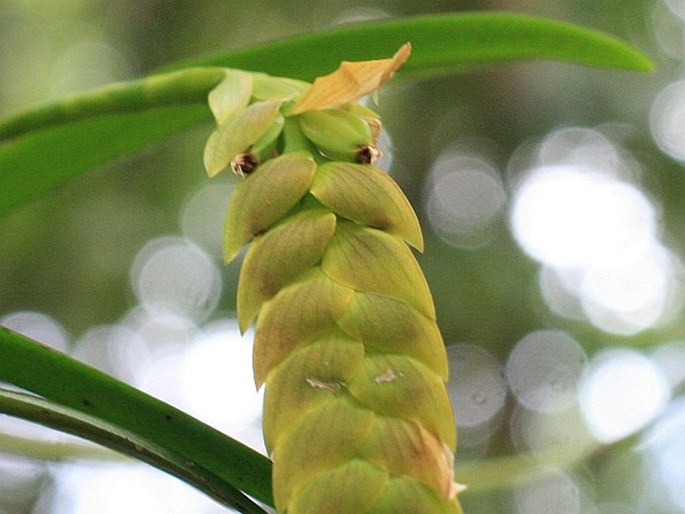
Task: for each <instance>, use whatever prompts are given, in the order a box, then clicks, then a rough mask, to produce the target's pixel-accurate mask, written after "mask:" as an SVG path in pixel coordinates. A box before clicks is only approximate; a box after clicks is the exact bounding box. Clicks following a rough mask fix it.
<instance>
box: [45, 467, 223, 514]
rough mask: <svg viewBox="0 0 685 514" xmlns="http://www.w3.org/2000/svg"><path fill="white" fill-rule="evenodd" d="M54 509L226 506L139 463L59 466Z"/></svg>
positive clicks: (207, 511)
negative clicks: (219, 504)
mask: <svg viewBox="0 0 685 514" xmlns="http://www.w3.org/2000/svg"><path fill="white" fill-rule="evenodd" d="M57 469H58V471H59V473H57V474H56V475H55V481H56V484H55V492H54V493H53V495H52V498H51V500H52V501H51V502H50V503H52V505H50V507H52V509H51V511H52V512H59V513H60V514H92V513H93V512H97V513H98V514H120V513H122V512H145V513H146V514H158V513H159V514H220V513H222V512H226V509H225V508H224V507H219V506H218V505H217V504H215V503H214V502H212V501H211V500H209V499H208V498H207V497H206V496H204V495H202V494H200V493H198V492H197V491H195V490H194V489H192V488H191V487H189V486H187V485H185V484H184V483H183V482H181V481H179V480H176V479H175V478H173V477H171V476H169V475H166V474H164V473H161V472H160V471H157V470H155V469H153V468H151V467H147V466H142V465H138V464H120V465H91V466H86V465H80V466H79V465H73V466H63V467H60V468H57Z"/></svg>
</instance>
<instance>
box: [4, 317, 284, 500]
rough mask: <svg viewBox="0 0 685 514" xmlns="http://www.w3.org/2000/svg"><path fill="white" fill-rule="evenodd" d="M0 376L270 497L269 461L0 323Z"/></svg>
mask: <svg viewBox="0 0 685 514" xmlns="http://www.w3.org/2000/svg"><path fill="white" fill-rule="evenodd" d="M0 381H4V382H7V383H10V384H13V385H16V386H19V387H22V388H24V389H26V390H28V391H31V392H33V393H35V394H38V395H41V396H43V397H45V398H46V399H47V400H49V401H51V402H54V403H56V404H59V405H61V406H63V407H66V408H69V409H73V410H75V411H78V412H80V413H82V414H84V415H86V416H89V417H90V418H92V419H96V420H99V421H101V422H104V423H106V424H109V425H113V426H116V427H118V428H120V429H121V430H124V431H127V432H130V433H131V434H135V435H136V436H137V437H140V438H141V439H144V440H146V441H148V442H149V443H150V444H154V445H155V446H157V447H159V448H161V449H163V450H164V451H168V452H171V453H172V454H175V455H179V456H181V457H182V458H184V459H186V461H187V464H188V465H189V466H192V465H197V466H200V467H202V468H204V469H205V470H207V471H208V472H209V473H213V474H215V475H216V476H217V477H219V478H221V479H222V480H224V481H225V482H227V483H229V484H231V485H233V486H234V487H237V488H238V489H241V490H242V491H244V492H245V493H247V494H249V495H250V496H252V497H253V498H256V499H258V500H260V501H262V502H264V503H267V504H269V505H271V504H272V502H273V500H272V494H271V481H270V479H271V469H270V467H271V466H270V462H269V460H268V459H267V458H266V457H264V456H263V455H260V454H259V453H257V452H255V451H254V450H252V449H250V448H248V447H247V446H244V445H243V444H241V443H239V442H237V441H235V440H233V439H231V438H229V437H228V436H226V435H225V434H222V433H221V432H219V431H217V430H215V429H213V428H211V427H209V426H207V425H205V424H203V423H201V422H200V421H198V420H196V419H194V418H192V417H191V416H189V415H188V414H186V413H184V412H182V411H180V410H178V409H176V408H174V407H172V406H170V405H168V404H166V403H164V402H161V401H159V400H157V399H155V398H153V397H151V396H149V395H147V394H145V393H143V392H141V391H138V390H137V389H135V388H133V387H131V386H129V385H127V384H125V383H123V382H120V381H118V380H116V379H114V378H112V377H110V376H108V375H106V374H104V373H102V372H100V371H98V370H96V369H93V368H91V367H89V366H86V365H85V364H82V363H80V362H78V361H76V360H74V359H72V358H70V357H69V356H67V355H65V354H62V353H60V352H57V351H55V350H52V349H50V348H47V347H45V346H42V345H40V344H38V343H36V342H34V341H30V340H28V339H27V338H25V337H23V336H21V335H19V334H16V333H14V332H11V331H9V330H7V329H5V328H1V327H0ZM217 408H219V407H217Z"/></svg>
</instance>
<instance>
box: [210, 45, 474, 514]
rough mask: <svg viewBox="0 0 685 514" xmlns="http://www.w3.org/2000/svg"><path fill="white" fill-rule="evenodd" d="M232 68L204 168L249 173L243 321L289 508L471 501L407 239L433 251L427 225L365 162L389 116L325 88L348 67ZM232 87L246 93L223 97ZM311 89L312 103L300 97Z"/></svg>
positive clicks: (337, 513)
mask: <svg viewBox="0 0 685 514" xmlns="http://www.w3.org/2000/svg"><path fill="white" fill-rule="evenodd" d="M407 48H408V47H407ZM375 62H379V63H381V62H382V63H383V66H385V67H388V66H396V64H393V63H392V62H390V63H389V61H388V60H385V61H370V62H369V63H366V64H362V65H361V66H356V65H354V64H349V63H348V64H347V65H346V73H348V74H349V70H355V69H361V70H363V71H364V73H365V74H366V75H367V76H368V75H372V76H373V75H374V69H373V67H374V66H375V64H374V63H375ZM381 71H382V70H381ZM386 75H389V73H386ZM226 77H227V78H226V79H225V80H224V81H223V82H222V83H221V84H220V85H219V86H218V87H217V89H215V90H214V91H213V94H212V95H211V102H212V110H213V112H214V114H215V118H216V120H217V123H218V128H217V129H216V130H215V131H214V133H213V134H212V135H211V136H210V139H209V141H208V143H207V147H206V151H205V163H206V165H207V171H208V173H209V174H210V176H213V175H214V174H216V173H218V171H220V170H221V169H223V168H225V167H226V166H227V165H228V164H229V163H231V166H232V167H233V170H234V171H235V172H236V173H238V174H239V175H246V176H245V177H244V178H243V180H242V182H241V183H240V184H239V185H238V186H237V187H236V189H235V191H234V194H233V197H232V199H231V202H230V204H229V207H228V215H227V219H226V239H225V247H224V249H225V258H226V261H230V260H232V259H233V258H235V256H236V255H237V254H238V252H239V251H240V249H241V248H242V247H243V246H244V245H245V244H247V243H251V244H250V246H249V248H248V250H247V252H246V254H245V258H244V260H243V263H242V268H241V272H240V279H239V284H238V319H239V323H240V328H241V330H243V331H245V330H247V328H248V326H249V325H250V324H251V323H252V322H253V321H254V320H255V319H256V331H255V346H254V376H255V383H256V384H257V386H258V387H261V386H262V384H266V395H265V401H264V421H263V425H264V436H265V440H266V445H267V448H268V450H269V452H270V454H271V456H272V458H273V461H274V467H273V488H274V489H273V493H274V500H275V504H276V508H277V510H278V512H282V513H285V512H287V513H288V514H303V513H317V514H321V513H326V514H357V513H359V514H365V513H369V514H370V513H385V512H387V513H396V512H407V513H412V514H433V513H436V512H439V513H443V512H444V513H452V514H456V513H459V512H461V509H460V507H459V504H458V502H457V500H456V497H455V496H456V493H457V492H458V491H459V486H458V485H457V484H455V483H454V480H453V452H454V450H455V448H456V433H455V425H454V418H453V415H452V410H451V406H450V402H449V398H448V395H447V392H446V389H445V385H444V380H446V378H447V361H446V356H445V348H444V344H443V340H442V337H441V335H440V331H439V330H438V327H437V324H436V321H435V307H434V306H433V300H432V298H431V294H430V291H429V289H428V284H427V283H426V279H425V278H424V276H423V273H422V272H421V269H420V267H419V265H418V263H417V261H416V259H415V257H414V255H413V254H412V251H411V249H410V248H409V246H408V244H409V245H412V246H414V247H415V248H417V249H422V247H423V238H422V235H421V229H420V227H419V224H418V221H417V218H416V215H415V213H414V211H413V209H412V208H411V206H410V204H409V202H408V201H407V199H406V198H405V196H404V195H403V194H402V192H401V190H400V188H399V187H398V186H397V185H396V184H395V183H394V182H393V180H392V179H391V178H390V177H389V176H388V175H387V174H386V173H384V172H383V171H382V170H379V169H377V168H375V167H373V166H372V165H370V164H360V163H359V162H354V161H359V160H360V154H359V150H360V149H364V151H369V152H370V153H368V154H364V155H362V160H363V159H365V158H366V157H373V156H374V155H375V154H374V153H373V152H374V151H375V150H374V149H373V144H374V142H375V140H376V138H377V136H378V131H379V130H380V121H379V120H378V119H377V115H376V114H375V113H374V112H373V111H371V110H369V109H366V108H363V107H361V106H357V105H356V104H351V103H347V104H345V105H343V106H342V107H338V106H337V103H338V102H339V100H338V98H339V97H340V94H338V93H336V92H335V91H333V92H332V94H330V95H329V94H328V93H327V91H326V90H325V89H323V90H322V89H321V88H322V87H324V88H325V87H329V86H328V85H330V84H336V83H337V82H338V78H337V76H336V74H335V73H334V74H331V75H329V76H327V78H326V80H324V81H320V82H318V83H317V84H318V86H317V84H315V85H314V86H313V87H312V88H309V86H307V85H303V83H301V82H299V81H291V80H288V79H281V78H275V79H271V78H270V77H268V76H266V75H262V74H254V75H251V76H249V75H245V74H241V73H240V72H235V73H234V72H227V75H226ZM247 77H250V78H249V80H248V78H247ZM348 79H349V77H347V78H345V81H348ZM231 83H233V84H235V87H236V88H238V91H237V93H236V95H235V98H234V99H232V100H229V99H223V98H222V96H223V95H230V94H231V89H230V87H229V85H230V84H231ZM377 83H378V81H373V82H372V85H371V86H369V87H375V85H376V84H377ZM321 84H324V86H322V85H321ZM314 89H316V91H314V92H313V93H312V91H313V90H314ZM345 94H347V93H345ZM303 95H309V96H308V103H307V104H306V105H307V109H306V110H304V112H301V113H300V112H298V111H297V110H296V109H293V108H292V105H296V106H297V105H302V103H301V98H302V97H303ZM247 96H250V97H251V99H252V100H251V101H252V103H251V104H248V105H244V104H245V98H246V97H247ZM343 96H344V95H343ZM312 99H313V100H312ZM298 102H299V103H298ZM316 102H322V105H321V108H319V109H317V108H316V107H315V106H316ZM327 102H332V103H333V104H335V105H336V107H333V108H328V107H327ZM227 112H230V114H229V115H225V113H227ZM293 112H297V114H292V113H293ZM279 120H280V121H279ZM263 140H267V142H266V143H263ZM261 146H264V147H267V146H268V148H269V151H270V152H274V153H276V154H280V155H278V156H277V157H272V156H271V155H268V154H267V152H266V151H265V150H264V149H262V148H261ZM248 158H249V159H250V160H249V162H243V163H244V164H245V165H246V168H241V169H236V166H235V165H234V163H236V162H238V161H240V160H241V159H243V161H244V160H245V159H248ZM253 165H254V169H252V166H253Z"/></svg>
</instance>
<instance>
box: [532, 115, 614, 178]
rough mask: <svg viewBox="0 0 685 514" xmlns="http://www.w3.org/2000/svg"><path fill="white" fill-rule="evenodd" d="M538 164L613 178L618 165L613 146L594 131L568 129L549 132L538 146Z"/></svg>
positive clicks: (576, 128)
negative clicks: (566, 167) (592, 172)
mask: <svg viewBox="0 0 685 514" xmlns="http://www.w3.org/2000/svg"><path fill="white" fill-rule="evenodd" d="M538 161H539V163H540V164H541V165H549V166H558V165H564V166H569V167H574V168H579V169H591V170H594V171H596V172H599V173H603V174H607V175H610V176H611V175H615V174H616V172H617V170H618V169H619V168H620V166H621V157H620V155H619V153H618V151H617V150H616V147H615V146H614V145H613V144H612V143H611V141H609V140H608V139H607V138H606V137H605V136H604V135H603V134H601V133H600V132H599V131H597V130H594V129H588V128H580V127H568V128H563V129H559V130H556V131H554V132H552V133H551V134H550V135H549V136H547V137H546V138H545V140H544V141H543V142H542V144H541V145H540V148H539V151H538Z"/></svg>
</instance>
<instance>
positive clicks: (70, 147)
mask: <svg viewBox="0 0 685 514" xmlns="http://www.w3.org/2000/svg"><path fill="white" fill-rule="evenodd" d="M407 41H411V42H412V44H413V54H412V56H411V58H410V59H409V61H408V62H407V64H406V65H405V67H404V68H403V69H402V71H401V72H400V74H399V75H400V76H402V75H404V76H405V77H411V76H431V75H439V74H445V73H450V72H453V71H455V70H459V69H464V68H468V67H472V66H474V65H479V64H487V63H493V62H501V61H506V60H514V59H533V58H534V59H540V58H549V59H562V60H568V61H572V62H576V63H579V64H585V65H590V66H607V67H616V68H624V69H630V70H638V71H647V70H649V69H651V63H650V61H649V60H648V59H647V58H646V57H645V56H644V55H643V54H641V53H640V52H638V51H637V50H634V49H633V48H631V47H629V46H628V45H626V44H625V43H623V42H621V41H619V40H618V39H616V38H613V37H610V36H607V35H604V34H601V33H598V32H594V31H591V30H587V29H583V28H580V27H577V26H573V25H570V24H567V23H562V22H558V21H551V20H544V19H539V18H532V17H527V16H522V15H517V14H498V13H482V14H465V13H456V14H441V15H431V16H420V17H407V18H401V19H396V20H391V21H382V22H372V23H365V24H360V25H355V26H350V27H341V28H334V29H330V30H327V31H325V32H319V33H314V34H304V35H298V36H295V37H292V38H289V39H284V40H280V41H274V42H271V43H266V44H262V45H258V46H253V47H251V48H246V49H242V50H237V51H234V52H231V53H229V54H224V55H221V56H218V57H215V58H210V59H204V60H195V61H192V62H191V61H187V62H184V63H180V64H176V65H173V66H172V67H173V68H174V69H176V70H179V69H180V68H188V67H190V66H206V65H213V66H228V67H232V68H239V69H244V70H248V71H257V72H265V73H269V74H271V75H278V76H285V77H290V78H293V79H301V80H308V81H311V80H312V79H314V78H315V77H317V76H319V75H323V74H325V73H329V72H331V71H333V70H334V69H336V68H337V67H338V65H339V64H340V61H342V60H366V59H373V58H379V57H381V58H382V57H389V56H391V55H393V53H394V52H395V51H396V50H397V48H399V46H400V45H401V44H403V43H405V42H407ZM170 68H171V67H170ZM224 76H225V72H224V70H221V69H216V68H210V69H206V68H202V69H183V70H181V71H176V72H175V73H171V74H161V75H157V76H153V77H150V78H148V79H143V80H138V81H133V82H126V83H122V84H116V85H114V86H110V87H108V88H104V89H100V90H97V91H94V92H90V93H84V94H81V95H77V96H75V97H73V98H70V99H67V100H62V101H58V102H52V103H48V104H46V105H43V106H39V107H37V108H33V109H28V110H26V111H23V112H19V113H17V114H14V115H11V116H8V117H5V118H4V119H2V120H0V183H2V184H3V187H2V189H0V215H3V214H6V213H7V212H9V211H10V210H12V209H14V208H16V207H18V206H20V205H23V204H25V203H27V202H28V201H30V200H32V199H34V198H37V197H39V196H40V195H42V194H44V193H46V192H47V191H49V190H51V189H54V188H55V187H57V186H59V185H61V184H63V183H64V182H66V181H67V180H69V179H70V178H72V177H74V176H76V175H78V174H79V173H81V172H83V171H86V170H88V169H90V168H93V167H95V166H99V165H101V164H104V163H107V162H109V161H111V160H113V159H116V158H118V157H121V156H123V155H126V154H128V153H131V152H133V151H135V150H138V149H140V148H143V147H145V146H147V145H149V144H151V143H154V142H156V141H160V140H161V139H163V138H165V137H167V136H168V135H170V134H173V133H175V132H177V131H180V130H182V129H183V128H185V127H189V126H191V125H193V124H195V123H198V122H199V121H201V120H206V119H210V117H211V111H210V110H209V109H208V108H207V106H206V97H207V94H208V93H209V91H210V90H211V89H212V88H214V87H215V86H216V85H217V84H218V83H219V82H220V81H221V80H222V79H223V78H224ZM255 87H257V86H255ZM294 89H297V87H295V88H294ZM268 95H269V94H267V96H268ZM115 115H116V116H115Z"/></svg>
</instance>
